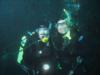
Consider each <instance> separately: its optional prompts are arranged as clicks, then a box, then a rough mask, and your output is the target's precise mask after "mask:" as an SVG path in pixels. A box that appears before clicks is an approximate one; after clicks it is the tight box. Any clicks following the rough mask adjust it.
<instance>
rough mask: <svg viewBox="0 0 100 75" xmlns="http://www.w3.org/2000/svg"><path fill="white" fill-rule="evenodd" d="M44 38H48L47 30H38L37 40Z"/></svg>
mask: <svg viewBox="0 0 100 75" xmlns="http://www.w3.org/2000/svg"><path fill="white" fill-rule="evenodd" d="M44 37H47V38H48V37H49V30H48V29H46V28H40V29H39V38H40V39H42V38H44Z"/></svg>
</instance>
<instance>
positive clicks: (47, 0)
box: [0, 0, 100, 75]
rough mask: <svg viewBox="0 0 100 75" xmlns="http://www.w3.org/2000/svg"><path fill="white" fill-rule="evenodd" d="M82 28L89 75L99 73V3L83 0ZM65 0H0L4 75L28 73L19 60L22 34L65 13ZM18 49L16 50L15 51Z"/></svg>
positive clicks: (0, 63) (1, 74)
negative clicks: (22, 68)
mask: <svg viewBox="0 0 100 75" xmlns="http://www.w3.org/2000/svg"><path fill="white" fill-rule="evenodd" d="M80 5H81V8H80V10H79V13H78V18H79V19H78V21H79V24H80V25H79V27H80V30H81V32H82V33H83V35H84V36H85V37H86V38H85V40H84V42H83V43H84V50H85V51H86V50H87V52H86V55H87V61H86V64H87V65H88V66H87V75H97V74H98V73H99V69H100V68H99V66H100V65H99V63H100V62H99V55H100V51H99V44H100V42H99V24H100V16H99V2H97V1H96V0H84V1H82V0H80ZM63 7H64V1H63V0H0V75H25V73H24V72H23V70H21V69H20V67H19V66H18V64H17V63H16V62H15V60H16V56H17V53H16V51H17V49H18V46H19V43H20V38H21V36H22V35H23V34H24V33H25V32H26V31H27V30H29V31H32V30H33V29H34V28H37V27H38V26H39V25H41V24H45V25H47V24H48V22H49V21H51V22H56V21H57V20H58V19H59V18H60V15H61V14H62V12H61V11H62V8H63ZM14 52H15V53H14Z"/></svg>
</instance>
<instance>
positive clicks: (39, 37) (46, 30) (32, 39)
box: [17, 25, 56, 75]
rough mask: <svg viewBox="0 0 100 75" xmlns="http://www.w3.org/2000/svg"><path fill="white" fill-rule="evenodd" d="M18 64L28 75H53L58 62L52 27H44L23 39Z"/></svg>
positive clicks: (29, 33)
mask: <svg viewBox="0 0 100 75" xmlns="http://www.w3.org/2000/svg"><path fill="white" fill-rule="evenodd" d="M17 62H18V63H19V64H20V65H21V67H22V69H23V70H24V71H25V72H26V73H27V74H28V75H51V74H52V73H53V72H54V70H55V69H54V68H55V64H56V60H55V53H54V51H53V49H52V45H51V42H50V26H49V27H45V26H43V25H41V26H40V28H37V29H36V30H35V31H34V32H28V33H27V34H26V35H25V36H23V37H22V39H21V46H20V48H19V52H18V58H17Z"/></svg>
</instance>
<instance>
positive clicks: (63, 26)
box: [57, 23, 69, 34]
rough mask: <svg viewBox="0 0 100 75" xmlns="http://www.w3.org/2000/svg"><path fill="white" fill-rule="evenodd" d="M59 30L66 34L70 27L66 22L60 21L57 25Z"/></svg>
mask: <svg viewBox="0 0 100 75" xmlns="http://www.w3.org/2000/svg"><path fill="white" fill-rule="evenodd" d="M57 30H58V32H59V33H60V34H65V33H66V32H67V31H68V30H69V27H68V26H67V24H66V23H60V24H58V26H57Z"/></svg>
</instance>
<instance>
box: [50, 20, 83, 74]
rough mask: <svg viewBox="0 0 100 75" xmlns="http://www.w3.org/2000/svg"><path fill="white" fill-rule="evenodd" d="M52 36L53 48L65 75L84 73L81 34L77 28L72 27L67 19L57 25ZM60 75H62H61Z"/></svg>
mask: <svg viewBox="0 0 100 75" xmlns="http://www.w3.org/2000/svg"><path fill="white" fill-rule="evenodd" d="M52 33H53V34H52V35H54V36H52V43H53V47H54V49H55V50H56V54H57V56H58V61H59V64H60V67H61V70H60V71H61V74H63V75H77V74H79V72H80V71H79V70H81V73H82V74H79V75H84V73H83V69H84V68H83V65H82V64H83V62H84V61H83V60H84V58H83V57H82V54H81V50H80V49H79V47H80V41H79V39H80V38H82V36H81V37H80V33H79V32H78V29H77V28H76V27H75V26H71V25H70V23H68V21H67V20H66V19H61V20H59V21H58V22H57V24H56V25H55V27H54V29H53V32H52ZM61 74H60V75H61Z"/></svg>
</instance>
